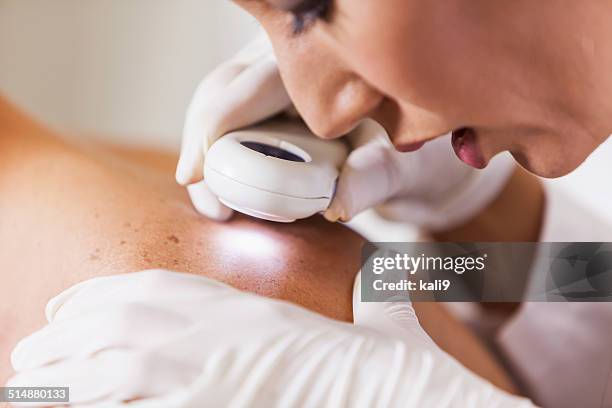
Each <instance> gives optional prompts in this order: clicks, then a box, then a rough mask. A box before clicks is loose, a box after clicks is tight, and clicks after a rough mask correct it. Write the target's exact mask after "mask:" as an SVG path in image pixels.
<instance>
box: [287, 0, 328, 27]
mask: <svg viewBox="0 0 612 408" xmlns="http://www.w3.org/2000/svg"><path fill="white" fill-rule="evenodd" d="M331 3H332V0H304V1H303V2H302V3H300V4H299V5H298V6H297V7H296V8H294V9H293V10H290V12H291V14H292V15H293V34H294V35H299V34H303V33H304V32H306V31H307V30H308V28H310V27H311V26H312V25H313V24H314V23H315V22H316V21H317V20H319V19H321V20H327V19H328V18H329V13H330V11H331Z"/></svg>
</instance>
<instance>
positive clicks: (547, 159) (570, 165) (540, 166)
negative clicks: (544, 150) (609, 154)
mask: <svg viewBox="0 0 612 408" xmlns="http://www.w3.org/2000/svg"><path fill="white" fill-rule="evenodd" d="M512 156H513V157H514V159H515V160H516V161H517V162H518V163H519V164H520V165H521V166H522V167H523V168H525V169H526V170H527V171H529V172H531V173H533V174H535V175H536V176H540V177H544V178H550V179H553V178H558V177H563V176H566V175H567V174H569V173H571V172H572V171H574V170H576V168H578V166H580V164H582V162H584V160H585V159H586V156H585V157H582V158H579V157H571V156H570V155H564V154H563V153H560V152H551V153H549V154H548V156H544V157H539V156H540V155H538V157H537V158H535V157H532V156H531V155H529V154H525V153H521V152H519V153H516V152H513V153H512Z"/></svg>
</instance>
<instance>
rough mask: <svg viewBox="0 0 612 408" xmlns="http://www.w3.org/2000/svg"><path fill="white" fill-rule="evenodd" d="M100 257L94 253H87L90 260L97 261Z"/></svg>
mask: <svg viewBox="0 0 612 408" xmlns="http://www.w3.org/2000/svg"><path fill="white" fill-rule="evenodd" d="M99 259H100V257H99V256H98V255H96V254H91V255H89V260H90V261H98V260H99Z"/></svg>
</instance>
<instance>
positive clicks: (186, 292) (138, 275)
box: [46, 270, 237, 322]
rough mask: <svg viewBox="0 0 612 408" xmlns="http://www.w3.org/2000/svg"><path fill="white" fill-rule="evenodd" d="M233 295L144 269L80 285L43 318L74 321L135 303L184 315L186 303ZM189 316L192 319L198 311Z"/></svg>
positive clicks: (220, 286)
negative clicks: (160, 306) (84, 314)
mask: <svg viewBox="0 0 612 408" xmlns="http://www.w3.org/2000/svg"><path fill="white" fill-rule="evenodd" d="M236 292H237V290H236V289H234V288H232V287H230V286H229V285H226V284H224V283H222V282H219V281H215V280H213V279H209V278H206V277H204V276H199V275H194V274H188V273H179V272H170V271H165V270H147V271H141V272H132V273H127V274H120V275H112V276H103V277H97V278H93V279H89V280H87V281H84V282H80V283H78V284H76V285H74V286H72V287H70V288H68V289H66V290H64V291H63V292H62V293H60V294H59V295H57V296H55V297H54V298H53V299H51V300H50V301H49V302H48V303H47V307H46V315H47V319H48V321H50V322H54V321H59V320H66V319H75V318H78V317H79V316H80V315H82V314H83V313H85V312H87V311H96V310H107V309H108V308H109V307H111V306H113V307H117V306H120V305H130V304H134V303H146V304H155V305H163V306H164V307H165V308H167V309H169V310H174V311H177V312H178V311H180V312H187V311H189V309H184V305H185V304H186V303H194V302H196V301H202V302H203V301H206V300H210V299H217V298H219V297H222V296H228V295H232V294H235V293H236ZM190 313H191V314H189V315H190V316H192V314H196V313H199V311H197V310H192V311H191V312H190Z"/></svg>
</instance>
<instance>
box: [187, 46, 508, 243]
mask: <svg viewBox="0 0 612 408" xmlns="http://www.w3.org/2000/svg"><path fill="white" fill-rule="evenodd" d="M292 108H293V107H292V103H291V100H290V98H289V96H288V94H287V91H286V90H285V87H284V86H283V82H282V80H281V77H280V73H279V71H278V67H277V64H276V60H275V57H274V54H273V51H272V47H271V45H270V43H269V41H268V39H267V37H266V36H265V35H264V34H262V35H261V36H260V37H258V38H257V39H256V40H254V41H253V42H252V43H251V44H249V45H248V46H247V47H245V49H243V50H242V51H240V52H239V53H238V54H237V55H236V56H235V57H234V58H232V59H230V60H229V61H226V62H224V63H223V64H221V65H220V66H219V67H218V68H216V70H214V71H213V72H212V73H211V74H209V75H208V76H207V77H206V78H205V79H204V81H203V82H202V83H201V84H200V86H199V87H198V89H197V90H196V92H195V95H194V97H193V100H192V102H191V104H190V107H189V109H188V113H187V118H186V123H185V128H184V134H183V143H182V148H181V156H180V160H179V164H178V167H177V171H176V179H177V181H178V182H179V183H180V184H182V185H185V186H187V187H188V191H189V195H190V197H191V200H192V202H193V204H194V206H195V208H196V209H197V210H198V212H200V213H201V214H203V215H205V216H207V217H210V218H212V219H216V220H226V219H228V218H229V217H230V216H231V214H232V209H233V210H238V211H240V212H243V213H246V214H249V215H252V216H255V217H258V218H263V219H267V220H272V221H279V222H291V221H294V220H296V219H300V218H306V217H309V216H311V215H313V214H315V213H318V212H323V213H324V215H325V217H326V218H327V219H328V220H330V221H337V220H340V221H348V220H350V219H351V218H352V217H354V216H355V215H357V214H358V213H359V212H361V211H363V210H366V209H368V208H371V207H376V208H377V209H378V210H380V212H381V213H383V215H385V216H387V217H388V218H391V219H395V220H401V221H408V222H412V223H414V224H416V225H418V226H420V227H423V228H427V229H429V230H430V231H438V230H445V229H449V228H452V227H454V226H456V225H460V224H462V223H464V222H465V221H466V220H468V219H470V218H471V217H473V216H475V215H476V214H478V213H479V212H480V211H481V210H482V209H483V208H484V207H485V206H487V205H488V204H489V203H490V202H491V201H492V200H493V198H494V197H496V195H497V194H498V193H499V191H500V190H501V189H502V188H503V187H504V185H505V184H506V182H507V180H508V178H509V177H510V175H511V174H512V171H513V169H514V164H513V163H512V161H511V160H510V158H509V157H507V156H501V157H498V158H496V159H495V160H493V161H492V163H491V164H490V165H489V166H488V168H487V169H486V170H485V171H480V170H476V169H473V168H471V167H468V166H466V165H464V164H463V163H461V162H460V161H459V160H457V159H456V157H455V155H454V153H453V151H452V149H451V148H450V144H449V143H448V141H447V140H444V139H445V138H439V139H437V140H434V141H432V142H430V143H428V144H426V145H425V146H424V147H423V148H421V149H420V150H418V151H415V152H411V153H402V152H398V151H396V150H395V149H394V148H393V146H392V144H391V143H390V141H389V140H388V137H387V134H386V132H385V130H384V129H383V128H382V127H381V126H380V125H378V124H377V123H376V122H374V121H372V120H369V119H366V120H363V121H362V122H361V123H360V124H359V125H358V126H357V127H356V128H355V129H353V130H352V131H351V132H349V134H347V135H346V136H345V137H344V138H343V139H344V141H342V140H341V141H338V140H333V141H332V140H323V139H318V138H316V137H315V135H314V134H312V133H311V132H310V131H309V130H308V129H307V128H306V126H305V125H304V124H303V123H302V122H301V120H300V119H299V118H295V117H291V115H285V116H286V117H285V118H278V117H277V118H276V119H272V120H268V119H270V118H271V117H274V116H277V115H278V114H281V113H286V112H291V111H292ZM293 116H295V115H293ZM266 120H268V121H267V122H265V121H266ZM262 122H263V123H262Z"/></svg>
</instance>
